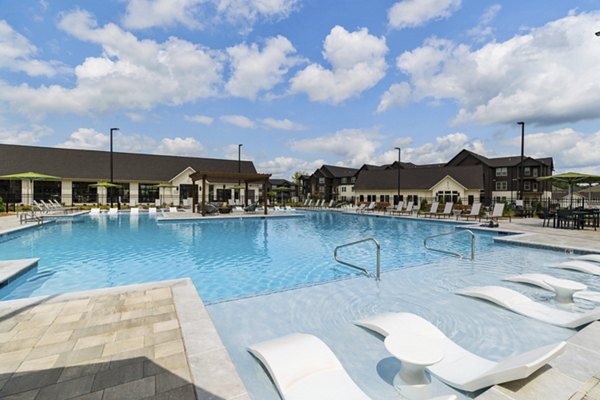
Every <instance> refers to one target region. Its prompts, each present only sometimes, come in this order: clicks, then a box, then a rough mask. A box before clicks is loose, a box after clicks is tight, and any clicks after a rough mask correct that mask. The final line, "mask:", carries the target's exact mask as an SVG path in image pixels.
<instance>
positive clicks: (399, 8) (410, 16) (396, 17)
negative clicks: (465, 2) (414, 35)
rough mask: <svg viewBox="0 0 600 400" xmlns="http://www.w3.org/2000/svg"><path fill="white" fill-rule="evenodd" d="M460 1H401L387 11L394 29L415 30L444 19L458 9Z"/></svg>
mask: <svg viewBox="0 0 600 400" xmlns="http://www.w3.org/2000/svg"><path fill="white" fill-rule="evenodd" d="M460 5H461V0H403V1H399V2H397V3H396V4H394V5H393V6H392V8H390V9H389V11H388V25H389V26H390V28H394V29H404V28H415V27H417V26H421V25H424V24H426V23H427V22H429V21H431V20H437V19H444V18H448V17H449V16H451V15H452V14H453V13H454V12H455V11H456V10H458V9H459V8H460Z"/></svg>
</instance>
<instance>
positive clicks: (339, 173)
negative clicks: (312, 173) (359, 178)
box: [320, 165, 358, 178]
mask: <svg viewBox="0 0 600 400" xmlns="http://www.w3.org/2000/svg"><path fill="white" fill-rule="evenodd" d="M320 170H321V171H322V172H323V174H324V175H325V176H327V177H328V178H349V177H352V176H354V175H356V173H357V172H358V169H356V168H349V167H338V166H335V165H323V166H322V167H321V168H320Z"/></svg>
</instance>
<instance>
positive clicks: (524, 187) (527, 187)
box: [523, 182, 531, 191]
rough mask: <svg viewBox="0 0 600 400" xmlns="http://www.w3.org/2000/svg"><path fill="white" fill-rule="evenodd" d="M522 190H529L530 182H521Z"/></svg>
mask: <svg viewBox="0 0 600 400" xmlns="http://www.w3.org/2000/svg"><path fill="white" fill-rule="evenodd" d="M523 190H527V191H530V190H531V182H523Z"/></svg>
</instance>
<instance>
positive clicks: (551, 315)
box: [457, 286, 600, 328]
mask: <svg viewBox="0 0 600 400" xmlns="http://www.w3.org/2000/svg"><path fill="white" fill-rule="evenodd" d="M457 293H458V294H461V295H463V296H467V297H475V298H479V299H483V300H487V301H490V302H492V303H496V304H498V305H499V306H501V307H504V308H506V309H509V310H510V311H513V312H516V313H517V314H521V315H524V316H526V317H529V318H533V319H537V320H538V321H542V322H546V323H549V324H552V325H556V326H562V327H563V328H577V327H579V326H582V325H586V324H589V323H590V322H594V321H596V320H598V319H600V308H596V309H593V310H590V311H586V312H582V313H577V312H569V311H564V310H559V309H558V308H553V307H550V306H547V305H545V304H542V303H538V302H537V301H533V300H531V299H530V298H529V297H527V296H525V295H524V294H521V293H519V292H517V291H516V290H512V289H509V288H505V287H502V286H482V287H476V288H470V289H465V290H461V291H458V292H457Z"/></svg>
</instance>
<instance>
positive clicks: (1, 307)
mask: <svg viewBox="0 0 600 400" xmlns="http://www.w3.org/2000/svg"><path fill="white" fill-rule="evenodd" d="M163 288H168V289H170V290H171V291H172V298H173V303H174V306H175V312H176V316H177V319H178V321H179V324H178V325H179V327H180V329H181V337H182V340H183V346H184V352H185V355H186V358H187V362H188V365H189V370H190V373H191V380H192V382H191V383H192V384H193V386H194V389H195V395H196V398H197V399H215V400H217V399H235V400H242V399H249V396H248V394H247V392H246V388H245V386H244V384H243V383H242V381H241V378H240V377H239V375H238V373H237V371H236V369H235V366H234V364H233V362H232V361H231V358H230V357H229V354H228V352H227V350H226V349H225V347H224V345H223V342H222V341H221V338H220V336H219V334H218V333H217V330H216V328H215V326H214V324H213V323H212V320H211V318H210V316H209V315H208V312H207V311H206V309H205V307H204V304H203V302H202V300H201V299H200V296H199V295H198V292H197V290H196V287H195V286H194V284H193V283H192V281H191V280H190V279H189V278H184V279H176V280H168V281H158V282H150V283H143V284H136V285H127V286H119V287H114V288H105V289H96V290H89V291H81V292H70V293H63V294H59V295H55V296H40V297H31V298H26V299H16V300H8V301H2V302H0V315H1V316H2V318H1V319H0V321H1V322H2V323H4V324H6V323H7V321H8V322H9V325H10V318H7V317H6V316H7V315H8V316H10V317H11V318H18V316H19V315H21V314H22V313H27V312H29V311H30V309H32V308H35V307H49V306H52V305H56V304H60V303H68V302H71V303H74V302H77V301H78V300H83V299H89V298H92V299H93V298H99V297H105V296H114V295H124V296H127V295H129V294H131V293H137V292H144V293H147V292H148V291H156V290H157V289H163ZM155 308H156V307H155ZM133 312H134V313H135V311H133ZM140 316H141V315H140ZM106 317H108V319H107V321H109V323H114V322H112V320H113V319H111V318H110V315H107V316H106ZM117 319H118V318H117ZM121 322H123V321H122V320H121ZM2 332H4V330H3V331H2ZM42 334H43V331H41V332H40V336H41V335H42ZM1 336H2V334H0V337H1ZM3 353H4V355H6V354H7V353H5V352H3ZM8 354H9V355H10V354H11V353H10V352H9V353H8ZM0 356H2V353H0ZM34 361H35V360H34ZM93 361H96V360H89V362H90V363H92V362H93ZM47 368H48V367H47ZM65 368H66V367H65ZM165 368H166V367H165ZM42 369H43V368H42ZM166 369H168V368H166ZM175 372H177V371H173V373H174V374H175ZM119 379H120V378H119V376H115V377H114V380H116V382H115V386H119V382H118V380H119ZM7 380H8V379H7V378H6V379H5V378H3V379H0V390H2V386H4V384H5V383H6V381H7ZM121 386H122V385H121ZM38 389H39V388H38Z"/></svg>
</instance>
